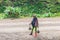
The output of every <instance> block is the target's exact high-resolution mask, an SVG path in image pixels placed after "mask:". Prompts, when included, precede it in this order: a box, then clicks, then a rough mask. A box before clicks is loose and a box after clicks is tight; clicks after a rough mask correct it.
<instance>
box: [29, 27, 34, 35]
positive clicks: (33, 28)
mask: <svg viewBox="0 0 60 40" xmlns="http://www.w3.org/2000/svg"><path fill="white" fill-rule="evenodd" d="M33 30H34V27H33V28H32V31H31V34H30V35H32V33H33Z"/></svg>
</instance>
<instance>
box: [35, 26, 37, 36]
mask: <svg viewBox="0 0 60 40" xmlns="http://www.w3.org/2000/svg"><path fill="white" fill-rule="evenodd" d="M35 37H37V27H35Z"/></svg>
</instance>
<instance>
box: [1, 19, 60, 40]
mask: <svg viewBox="0 0 60 40" xmlns="http://www.w3.org/2000/svg"><path fill="white" fill-rule="evenodd" d="M31 20H32V19H31V18H30V19H28V18H26V19H14V20H11V19H4V20H0V40H60V18H39V30H40V33H39V34H38V36H37V37H36V38H34V37H33V36H31V35H29V33H30V30H28V28H29V23H30V22H31Z"/></svg>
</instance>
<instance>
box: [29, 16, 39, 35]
mask: <svg viewBox="0 0 60 40" xmlns="http://www.w3.org/2000/svg"><path fill="white" fill-rule="evenodd" d="M30 24H31V25H32V31H31V33H30V35H32V34H33V30H34V28H35V32H37V27H38V19H37V17H36V16H35V15H34V16H33V20H32V22H31V23H30Z"/></svg>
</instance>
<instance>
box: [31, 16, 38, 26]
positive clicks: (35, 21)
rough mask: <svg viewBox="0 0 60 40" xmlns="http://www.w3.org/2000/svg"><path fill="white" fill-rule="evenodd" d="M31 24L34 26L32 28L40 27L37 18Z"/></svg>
mask: <svg viewBox="0 0 60 40" xmlns="http://www.w3.org/2000/svg"><path fill="white" fill-rule="evenodd" d="M31 24H32V26H34V27H38V19H37V17H34V18H33V20H32V22H31Z"/></svg>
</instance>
